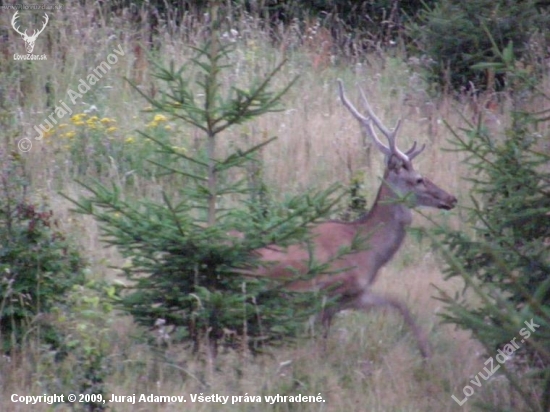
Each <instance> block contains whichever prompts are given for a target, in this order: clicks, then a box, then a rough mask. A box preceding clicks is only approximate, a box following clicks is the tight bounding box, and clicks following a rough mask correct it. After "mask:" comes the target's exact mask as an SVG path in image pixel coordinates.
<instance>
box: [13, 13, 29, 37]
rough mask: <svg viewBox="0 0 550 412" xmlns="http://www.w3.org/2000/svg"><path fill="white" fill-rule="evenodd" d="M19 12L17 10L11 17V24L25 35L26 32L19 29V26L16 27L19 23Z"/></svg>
mask: <svg viewBox="0 0 550 412" xmlns="http://www.w3.org/2000/svg"><path fill="white" fill-rule="evenodd" d="M18 14H19V12H18V11H16V12H15V14H14V15H13V17H12V18H11V26H12V27H13V29H14V30H15V31H16V32H17V33H19V34H20V35H21V36H24V35H25V34H24V33H21V32H20V31H19V26H17V27H15V25H16V24H17V18H18V17H19V15H18ZM25 33H26V32H25Z"/></svg>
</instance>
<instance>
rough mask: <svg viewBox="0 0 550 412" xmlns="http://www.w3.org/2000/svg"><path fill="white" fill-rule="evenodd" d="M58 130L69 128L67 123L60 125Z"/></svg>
mask: <svg viewBox="0 0 550 412" xmlns="http://www.w3.org/2000/svg"><path fill="white" fill-rule="evenodd" d="M57 127H58V128H59V129H64V128H66V127H69V125H68V124H67V123H61V124H60V125H59V126H57Z"/></svg>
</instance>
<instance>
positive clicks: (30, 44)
mask: <svg viewBox="0 0 550 412" xmlns="http://www.w3.org/2000/svg"><path fill="white" fill-rule="evenodd" d="M18 13H19V12H18V11H16V12H15V14H14V15H13V18H12V19H11V25H12V27H13V29H14V30H15V31H16V32H17V33H19V34H20V35H21V37H23V40H24V41H25V48H26V49H27V53H29V54H30V53H32V51H33V49H34V42H35V41H36V38H37V37H38V35H39V34H40V33H42V32H43V31H44V29H45V28H46V25H47V24H48V21H49V17H48V15H47V14H46V13H44V25H43V26H42V28H41V29H40V30H38V32H37V31H36V30H33V33H32V36H29V35H27V30H25V32H24V33H21V31H19V27H16V26H15V25H16V24H17V21H16V20H17V17H18Z"/></svg>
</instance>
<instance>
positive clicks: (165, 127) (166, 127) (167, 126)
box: [164, 124, 172, 130]
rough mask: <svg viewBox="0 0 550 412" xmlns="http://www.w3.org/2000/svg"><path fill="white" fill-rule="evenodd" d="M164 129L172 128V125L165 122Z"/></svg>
mask: <svg viewBox="0 0 550 412" xmlns="http://www.w3.org/2000/svg"><path fill="white" fill-rule="evenodd" d="M164 130H172V126H170V125H169V124H167V125H166V126H164Z"/></svg>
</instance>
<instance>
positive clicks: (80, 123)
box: [74, 120, 86, 126]
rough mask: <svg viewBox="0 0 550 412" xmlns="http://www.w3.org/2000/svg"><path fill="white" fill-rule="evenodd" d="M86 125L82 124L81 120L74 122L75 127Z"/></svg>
mask: <svg viewBox="0 0 550 412" xmlns="http://www.w3.org/2000/svg"><path fill="white" fill-rule="evenodd" d="M85 124H86V123H84V122H83V121H82V120H79V121H77V122H74V125H75V126H84V125H85Z"/></svg>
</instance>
